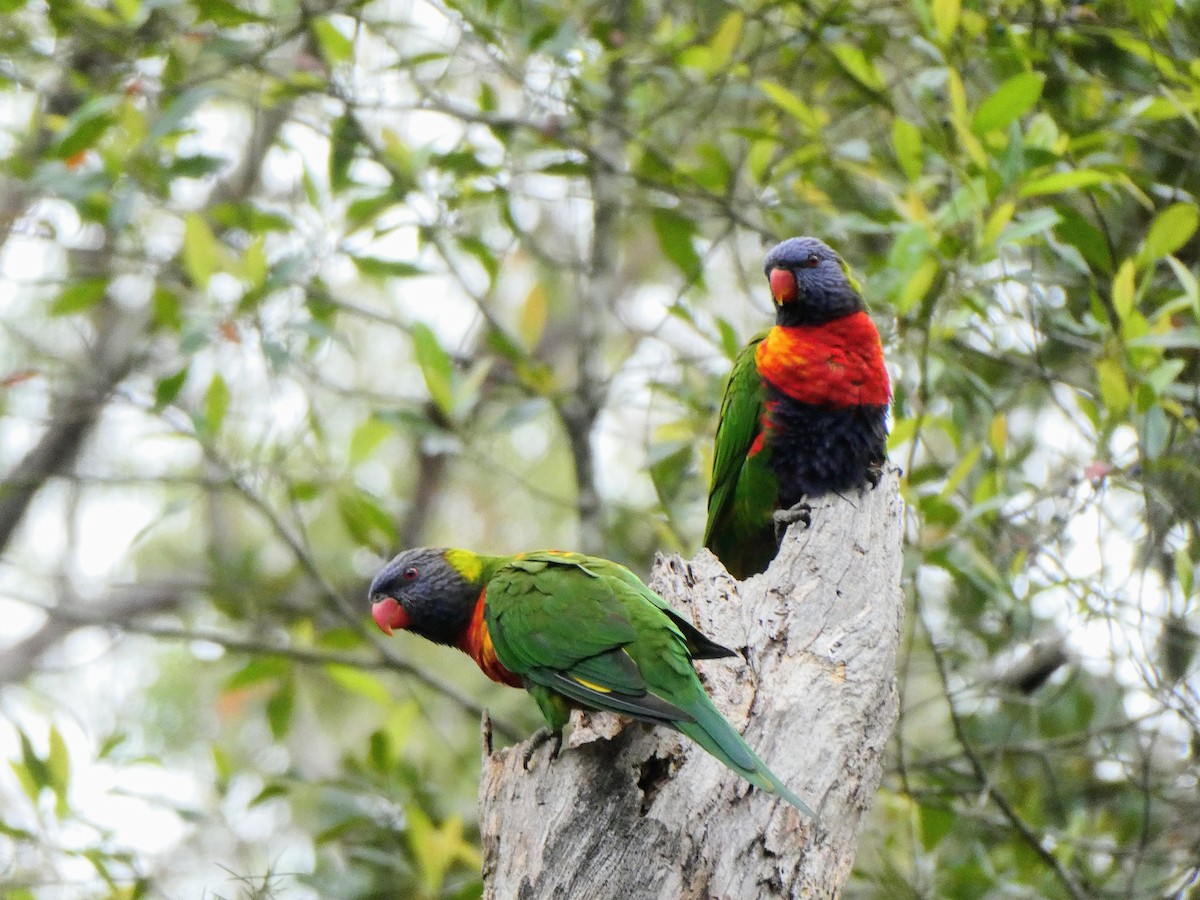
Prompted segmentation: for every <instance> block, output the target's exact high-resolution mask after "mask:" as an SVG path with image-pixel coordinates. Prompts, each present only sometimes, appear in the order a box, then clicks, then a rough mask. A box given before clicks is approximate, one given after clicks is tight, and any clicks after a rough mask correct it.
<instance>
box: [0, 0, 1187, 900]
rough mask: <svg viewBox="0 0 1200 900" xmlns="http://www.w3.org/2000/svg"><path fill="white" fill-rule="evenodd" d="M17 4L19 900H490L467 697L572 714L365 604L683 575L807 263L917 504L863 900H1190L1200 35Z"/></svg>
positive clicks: (953, 3) (5, 835) (9, 524)
mask: <svg viewBox="0 0 1200 900" xmlns="http://www.w3.org/2000/svg"><path fill="white" fill-rule="evenodd" d="M3 8H4V11H5V14H6V24H7V26H8V27H7V28H6V29H5V32H4V34H3V35H0V55H2V56H3V58H4V59H5V61H6V62H5V64H4V66H3V67H0V110H2V111H3V123H4V126H3V127H4V136H3V139H0V152H2V153H3V156H4V167H3V171H4V173H5V174H4V175H3V178H4V191H3V193H4V196H5V199H4V201H3V203H0V240H3V257H2V261H3V266H4V273H5V278H6V280H7V287H6V288H5V303H4V305H3V308H2V310H0V327H2V331H0V340H2V342H3V349H4V357H3V358H4V366H5V370H4V371H3V372H0V385H2V386H0V436H2V437H0V459H2V460H3V463H4V465H5V471H6V473H7V474H6V482H7V485H6V492H5V494H4V495H3V497H0V542H2V543H3V548H4V554H5V556H4V558H5V566H4V569H3V573H4V575H3V577H4V578H5V594H6V596H7V597H10V598H11V599H9V600H6V601H4V604H5V609H6V614H7V615H9V616H10V619H11V621H13V622H14V623H15V626H16V627H15V628H14V631H13V634H14V635H18V634H19V635H22V636H21V637H14V639H13V643H12V645H11V646H10V647H9V648H8V650H7V651H6V653H5V661H4V662H3V663H2V664H0V685H2V684H6V683H7V684H8V687H7V688H6V689H5V694H4V700H3V702H4V705H5V707H6V712H8V713H9V716H8V718H9V719H10V724H7V725H5V726H4V727H3V728H2V729H0V748H2V749H3V752H4V755H5V756H6V758H7V759H8V760H9V761H10V763H11V765H10V766H9V771H10V772H11V777H9V776H8V775H5V776H4V777H3V778H2V779H0V796H2V797H3V800H4V802H3V803H2V804H0V809H2V810H3V812H2V813H0V859H3V860H4V865H3V866H0V886H2V887H3V892H4V893H5V895H6V896H13V897H23V896H39V895H41V894H43V893H44V892H47V891H52V890H54V889H55V887H56V885H61V884H68V885H71V886H72V887H73V889H74V890H75V891H76V892H80V893H81V894H82V893H87V894H94V895H97V896H100V895H106V896H107V895H113V896H129V897H138V896H151V895H154V894H155V893H161V894H181V893H188V892H189V889H191V890H190V892H191V893H194V894H200V893H203V892H209V893H213V894H215V895H220V896H225V895H235V894H236V895H241V896H272V895H274V894H275V893H276V892H279V893H281V894H282V893H283V891H284V889H285V888H286V889H287V890H288V892H289V894H288V895H289V896H291V895H293V894H292V893H291V892H292V891H293V890H295V891H304V890H308V891H310V892H311V895H313V896H329V895H337V896H345V897H351V896H364V897H365V896H375V895H391V896H395V895H401V894H403V895H406V896H453V897H460V896H461V897H467V896H477V895H478V894H479V891H480V883H479V872H478V868H479V848H478V844H477V841H478V834H477V831H476V829H475V828H474V826H473V825H471V824H470V823H471V822H472V809H473V797H474V784H475V777H474V776H475V771H476V768H475V767H476V765H477V762H476V750H475V746H476V745H475V743H474V741H475V731H476V726H477V715H478V711H479V708H480V706H481V704H485V703H486V705H487V706H488V707H489V708H491V709H492V710H493V713H494V714H495V716H496V717H497V720H498V722H499V723H500V726H499V727H501V728H502V729H504V730H505V731H506V732H507V734H508V736H510V737H515V736H519V735H520V734H522V733H524V731H525V729H526V728H527V727H531V726H532V725H533V723H534V722H535V721H536V713H535V711H533V710H532V709H530V708H529V705H528V704H527V703H526V702H525V701H524V700H523V699H522V698H521V697H520V696H519V695H517V692H512V695H511V696H510V695H509V694H507V693H503V692H501V691H500V690H499V689H493V688H492V687H491V686H484V685H481V684H480V680H481V679H480V678H479V676H478V675H477V673H474V672H471V671H468V669H467V664H466V663H465V662H463V661H454V660H450V659H448V658H447V656H446V655H444V654H442V653H440V652H438V651H437V650H427V649H424V648H422V647H420V645H419V644H417V643H416V642H412V643H408V642H405V641H404V640H403V638H400V639H397V640H396V641H394V642H383V641H380V640H379V639H378V638H377V637H376V636H374V635H372V634H371V633H370V631H369V629H368V628H367V627H366V626H367V624H368V623H367V622H366V617H365V615H364V612H365V609H364V606H363V604H362V600H361V597H362V591H363V586H364V584H365V581H366V579H367V578H368V577H369V575H370V574H371V572H372V571H373V569H374V567H375V566H376V565H377V564H378V563H379V561H380V560H381V558H383V557H384V556H386V555H387V554H388V553H390V552H392V551H393V550H394V549H395V548H396V546H397V545H411V544H416V543H445V544H458V545H462V546H469V547H474V548H477V549H482V550H495V551H497V552H505V551H514V550H518V549H527V548H530V547H535V546H562V547H578V548H579V549H584V550H587V551H592V552H601V553H603V554H605V555H608V556H612V557H615V558H618V559H621V560H622V561H625V562H628V563H630V564H633V565H635V566H642V567H645V566H646V565H648V562H649V560H650V558H651V555H652V553H653V551H654V550H655V549H660V548H661V549H680V550H683V551H685V552H691V551H692V550H693V549H694V548H695V546H696V543H697V541H698V539H699V531H700V529H701V528H702V523H703V512H702V502H703V495H704V492H705V489H706V483H705V482H706V477H707V470H708V466H709V464H710V457H709V453H710V451H709V449H708V448H709V446H710V442H711V434H712V428H713V424H714V419H715V415H716V404H717V402H718V398H719V396H720V390H721V384H722V379H723V377H724V374H725V372H726V371H727V368H728V364H729V360H730V359H731V358H732V356H733V354H734V353H735V352H736V350H737V347H738V346H739V345H740V344H741V343H742V342H743V341H744V340H746V339H747V338H748V337H749V335H750V334H752V333H754V332H755V331H756V330H758V329H759V328H761V327H762V326H763V325H764V324H765V322H766V321H767V320H768V318H769V310H768V305H767V302H766V298H765V290H764V286H763V285H762V284H761V280H760V279H759V277H758V275H757V272H758V270H759V266H760V264H761V256H762V250H763V247H764V246H765V245H766V244H769V243H770V242H772V241H774V240H775V239H778V238H781V237H784V236H788V235H792V234H800V233H812V234H816V235H819V236H821V237H823V238H824V239H826V240H828V241H829V242H830V243H832V244H833V245H835V246H836V247H837V248H838V249H839V250H840V251H841V252H842V253H843V255H844V256H845V257H846V258H847V259H848V260H850V261H851V263H852V265H853V266H854V267H855V269H856V271H857V274H858V275H859V277H860V278H861V279H862V280H863V284H864V291H865V294H866V296H867V298H868V300H869V302H870V305H871V309H872V312H873V314H874V315H875V316H876V317H877V319H878V320H879V321H880V323H881V325H882V326H883V330H884V332H885V345H886V349H887V352H888V358H889V363H890V366H891V369H892V372H893V375H894V381H895V406H894V422H893V428H892V441H891V454H892V457H893V459H894V460H895V461H896V462H898V463H899V464H900V465H902V466H903V468H904V469H905V471H906V475H907V481H906V487H905V499H906V501H907V503H908V505H909V510H910V522H909V539H910V540H909V546H908V552H907V566H908V571H907V576H908V577H907V578H906V584H907V585H908V587H909V590H910V593H911V609H912V615H911V616H910V618H909V635H908V641H907V648H906V653H905V657H904V662H903V666H902V670H901V672H900V685H901V688H902V691H903V700H904V705H903V719H902V723H901V727H900V730H899V733H898V735H897V739H896V746H895V752H894V766H893V768H892V769H891V772H890V775H889V778H888V780H887V783H886V788H885V790H884V791H883V793H882V795H881V797H880V798H879V800H878V802H877V804H876V809H875V812H874V814H873V815H874V818H873V821H872V824H871V827H870V829H869V832H868V834H867V836H866V837H865V838H864V843H863V847H862V852H861V853H860V857H859V863H858V869H857V872H856V877H855V880H854V881H853V882H852V885H851V888H850V893H852V894H853V895H854V896H858V897H875V896H878V897H894V896H898V895H908V894H912V895H924V896H960V895H965V894H968V893H969V894H971V895H973V896H975V895H985V896H1001V895H1004V896H1008V895H1012V894H1021V895H1026V896H1039V897H1084V896H1089V897H1090V896H1113V897H1161V896H1173V895H1177V894H1179V893H1181V892H1183V891H1184V890H1185V889H1186V886H1187V885H1188V884H1190V883H1193V882H1194V881H1195V878H1196V872H1197V868H1196V866H1197V864H1196V860H1197V859H1198V858H1200V831H1198V830H1197V825H1196V821H1197V817H1196V810H1195V806H1196V799H1195V798H1196V796H1197V791H1196V788H1197V784H1196V774H1195V773H1196V754H1197V752H1198V750H1197V748H1198V747H1200V704H1198V703H1197V695H1196V691H1197V669H1196V661H1195V646H1196V634H1197V627H1198V625H1197V612H1196V610H1197V594H1196V590H1197V588H1196V581H1197V579H1196V569H1197V564H1198V562H1200V541H1198V539H1197V518H1198V516H1200V504H1198V503H1197V500H1196V498H1197V497H1198V496H1200V463H1198V460H1200V438H1198V436H1197V429H1198V422H1197V420H1198V405H1200V366H1198V362H1197V360H1198V358H1200V288H1198V286H1197V285H1198V281H1197V271H1198V248H1200V239H1198V238H1197V236H1196V233H1197V227H1198V224H1200V215H1198V213H1197V199H1196V195H1197V191H1198V190H1200V181H1198V180H1197V179H1198V175H1197V172H1198V170H1197V167H1196V166H1195V164H1194V156H1195V153H1194V150H1193V147H1194V142H1195V140H1196V138H1197V132H1198V130H1200V126H1198V125H1197V121H1198V116H1200V52H1198V51H1200V40H1198V38H1197V35H1200V7H1197V5H1196V4H1195V3H1191V2H1183V3H1172V2H1167V0H1136V2H1131V3H1114V2H1096V3H1061V2H1047V3H1041V4H1036V5H1029V4H1023V3H1013V2H1008V0H992V2H988V3H973V2H971V3H961V2H959V0H929V2H927V0H911V2H887V3H862V2H849V0H847V2H828V3H807V2H802V3H777V2H742V3H737V4H727V3H712V2H703V3H699V4H692V5H685V6H681V5H679V4H673V5H668V4H655V3H638V4H629V3H617V4H593V3H558V4H550V3H539V2H526V3H520V4H510V3H500V2H492V0H450V2H445V3H420V2H419V3H413V4H401V5H394V4H391V5H389V4H381V3H357V4H341V5H336V4H334V5H324V6H321V5H318V6H316V7H300V6H296V5H294V4H281V3H270V2H259V3H255V4H250V3H246V2H242V0H188V2H182V3H177V4H166V5H163V4H148V3H141V2H139V0H113V2H112V3H111V4H108V5H103V4H99V5H98V4H84V3H53V4H50V5H49V6H48V7H43V6H38V5H35V4H28V3H23V2H21V0H9V2H7V3H5V4H3ZM18 526H19V527H18ZM93 626H101V627H99V628H97V627H93ZM66 634H70V639H69V640H66V641H63V642H62V643H61V646H60V647H59V649H51V648H52V647H53V646H54V645H56V644H57V643H58V641H59V640H60V639H61V638H62V637H63V636H64V635H66ZM1060 636H1061V637H1060ZM1060 640H1061V641H1062V646H1063V647H1064V648H1065V652H1062V653H1058V654H1055V653H1049V654H1045V660H1048V661H1046V662H1045V664H1044V666H1043V671H1040V672H1038V671H1033V672H1032V674H1030V672H1029V671H1025V672H1023V673H1021V674H1019V675H1014V674H1013V673H1014V672H1016V671H1017V670H1019V669H1020V666H1021V665H1022V664H1023V663H1022V660H1026V657H1027V656H1029V657H1030V658H1033V659H1034V660H1035V662H1036V660H1037V652H1035V651H1036V650H1037V647H1036V646H1035V645H1037V644H1038V642H1041V646H1042V648H1043V649H1044V647H1045V646H1047V645H1048V646H1051V647H1054V646H1058V643H1057V642H1058V641H1060ZM47 651H49V652H47ZM1031 654H1032V656H1030V655H1031ZM456 662H457V663H458V664H455V663H456ZM1026 662H1027V660H1026ZM1035 669H1036V667H1035ZM128 795H133V796H132V798H131V797H130V796H128ZM122 803H123V804H131V803H132V804H134V807H128V806H127V807H125V808H126V809H130V808H133V809H136V811H137V814H138V815H142V816H150V815H152V816H153V817H154V819H153V821H154V822H158V823H161V827H159V828H157V829H154V830H155V834H154V835H152V836H148V835H146V834H137V833H133V832H131V831H130V830H129V828H128V826H127V825H122V824H120V823H119V822H118V821H116V820H115V819H113V816H114V815H115V814H114V813H112V812H111V810H113V809H114V804H116V805H120V804H122ZM126 819H128V816H126ZM185 848H186V849H185Z"/></svg>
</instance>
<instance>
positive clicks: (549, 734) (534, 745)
mask: <svg viewBox="0 0 1200 900" xmlns="http://www.w3.org/2000/svg"><path fill="white" fill-rule="evenodd" d="M547 741H552V742H553V743H554V747H553V748H552V749H551V750H550V762H554V761H555V760H556V759H558V754H559V753H561V752H562V742H563V737H562V732H561V731H551V730H550V729H549V728H545V727H542V728H539V729H538V730H537V731H535V732H534V733H533V737H531V738H530V739H529V740H528V742H527V743H526V747H525V752H524V753H523V754H522V755H521V768H523V769H524V770H525V771H526V772H528V771H529V763H530V762H531V761H532V760H533V756H534V754H535V753H537V752H538V750H540V749H542V744H544V743H546V742H547Z"/></svg>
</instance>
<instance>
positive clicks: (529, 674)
mask: <svg viewBox="0 0 1200 900" xmlns="http://www.w3.org/2000/svg"><path fill="white" fill-rule="evenodd" d="M611 570H620V572H628V570H627V569H624V568H623V567H621V566H617V565H616V564H615V563H610V562H607V561H606V560H601V559H596V558H594V557H588V556H584V555H582V554H579V553H550V552H539V553H525V554H521V555H520V556H518V557H516V558H514V559H513V561H512V562H511V563H509V564H508V565H507V566H505V567H503V568H501V569H499V570H498V571H497V572H496V574H495V575H494V576H493V577H492V580H491V581H490V582H489V583H488V588H487V607H486V611H485V618H486V622H487V627H488V632H489V633H490V634H491V638H492V644H493V646H494V647H495V650H496V655H497V657H498V658H499V660H500V662H501V663H502V664H503V665H504V666H505V668H507V669H509V670H510V671H511V672H514V673H515V674H517V675H520V676H521V677H522V678H524V679H526V681H527V682H529V683H532V684H533V685H537V686H541V687H543V688H549V689H550V690H552V691H555V692H557V693H559V694H562V695H563V696H565V697H567V698H569V699H571V700H573V701H575V702H576V703H578V704H580V705H582V706H587V707H591V708H593V709H602V710H607V711H609V712H619V713H624V714H625V715H629V716H634V717H635V718H639V719H644V720H646V721H650V722H675V721H680V720H690V719H691V716H690V715H689V714H688V713H686V712H684V711H683V710H682V709H680V708H679V707H678V706H676V705H675V704H673V703H671V702H670V701H668V700H666V699H665V698H663V697H662V696H659V695H657V694H655V693H651V692H650V690H649V688H648V686H647V684H646V680H645V678H644V677H643V674H642V672H641V670H640V669H639V667H638V664H637V662H636V661H635V660H634V658H633V657H632V656H631V655H630V653H629V648H630V647H631V646H632V645H634V644H635V642H637V643H638V644H639V645H640V644H643V643H645V642H646V640H647V635H646V627H645V623H644V622H643V621H642V620H643V619H644V618H645V612H644V611H643V610H640V609H639V608H638V607H639V604H640V605H641V606H643V607H647V608H648V609H649V611H650V612H651V614H652V615H653V616H654V617H656V618H657V620H658V621H657V622H652V623H651V627H652V628H653V629H654V630H655V631H656V632H659V634H658V636H657V639H658V640H659V641H662V642H664V643H666V644H668V645H670V644H674V645H676V651H675V652H676V653H677V654H678V655H679V656H680V657H681V659H682V660H683V662H684V664H685V665H687V666H688V667H689V668H690V665H691V664H690V661H689V660H688V657H687V650H686V646H687V644H686V640H685V638H684V636H683V634H682V633H681V632H680V631H679V629H678V628H677V627H676V626H675V625H674V622H672V621H671V619H670V618H669V617H667V616H665V615H663V614H661V613H660V612H658V611H656V610H654V609H653V607H652V606H649V605H648V604H647V603H646V599H645V598H644V597H643V596H641V595H642V594H643V592H644V593H645V594H651V593H652V592H651V591H649V589H648V588H646V587H645V586H644V585H642V584H641V582H640V581H638V580H637V578H636V576H634V575H633V574H632V573H628V578H626V577H624V576H623V575H621V574H619V573H616V572H614V571H611ZM630 579H632V582H634V583H636V584H637V585H638V587H639V588H640V590H638V589H637V588H635V587H633V585H632V584H631V582H630ZM659 602H660V603H662V602H663V601H661V599H660V601H659ZM651 640H652V641H653V640H654V636H653V635H652V636H651Z"/></svg>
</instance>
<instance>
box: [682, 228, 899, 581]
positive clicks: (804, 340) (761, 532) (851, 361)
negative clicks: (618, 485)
mask: <svg viewBox="0 0 1200 900" xmlns="http://www.w3.org/2000/svg"><path fill="white" fill-rule="evenodd" d="M763 271H764V272H765V273H766V276H767V282H768V284H769V285H770V287H771V298H772V300H773V301H774V303H775V313H776V317H775V327H774V328H772V329H771V330H770V331H767V332H765V333H763V334H760V335H758V336H757V337H756V338H755V339H754V340H753V341H751V342H750V344H749V346H747V347H746V348H745V349H744V350H742V352H741V353H739V354H738V357H737V359H736V360H735V361H734V363H733V371H732V372H731V373H730V375H729V384H728V385H727V386H726V388H725V398H724V400H722V401H721V417H720V421H719V423H718V425H717V437H716V442H715V444H714V449H713V470H712V483H711V487H710V488H709V495H708V525H707V527H706V528H705V529H704V546H705V547H707V548H708V549H710V550H711V551H712V552H713V553H715V554H716V555H717V557H718V558H719V559H720V560H721V562H722V563H724V565H725V568H726V569H728V570H729V573H730V574H731V575H733V576H734V577H735V578H739V579H743V578H748V577H749V576H751V575H755V574H757V573H759V572H762V571H765V570H766V568H767V566H768V565H769V564H770V562H771V560H772V559H774V558H775V553H776V551H777V550H778V540H777V538H776V530H775V512H776V510H787V509H790V508H792V507H795V506H797V504H800V503H802V501H803V500H804V499H805V498H808V499H813V498H816V497H819V496H821V495H822V494H827V493H830V492H834V491H846V490H850V489H851V488H856V487H858V486H859V485H861V484H863V483H864V482H865V481H868V480H869V481H872V482H876V481H878V478H879V471H880V467H881V466H882V465H883V462H884V460H885V457H886V452H887V451H886V445H887V408H888V402H889V401H890V399H891V387H890V385H889V384H888V375H887V369H885V368H884V365H883V348H882V347H881V346H880V342H879V332H878V331H877V330H876V329H875V324H874V323H873V322H872V321H871V318H870V316H868V315H867V312H866V305H865V304H864V303H863V299H862V296H861V295H860V294H859V287H858V283H857V282H856V281H855V279H854V277H853V276H852V275H851V274H850V270H849V269H848V268H847V266H846V263H845V262H843V261H842V258H841V257H840V256H838V254H837V253H835V252H834V251H833V250H832V249H831V248H830V247H829V246H828V245H826V244H825V243H823V242H821V241H819V240H817V239H816V238H813V237H798V238H791V239H789V240H786V241H784V242H783V243H781V244H778V245H776V246H775V247H773V248H772V249H771V252H770V253H768V254H767V259H766V264H765V265H764V267H763Z"/></svg>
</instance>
